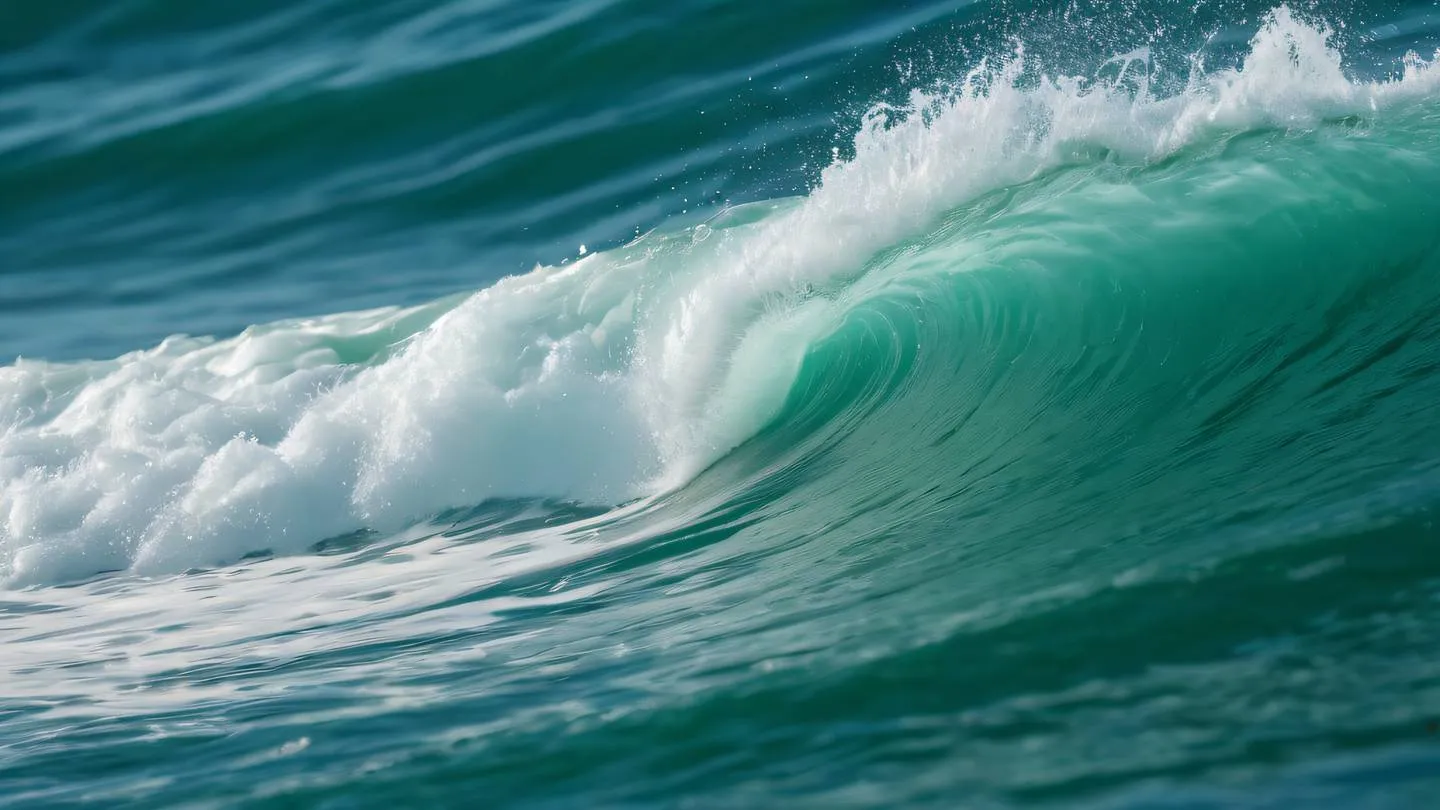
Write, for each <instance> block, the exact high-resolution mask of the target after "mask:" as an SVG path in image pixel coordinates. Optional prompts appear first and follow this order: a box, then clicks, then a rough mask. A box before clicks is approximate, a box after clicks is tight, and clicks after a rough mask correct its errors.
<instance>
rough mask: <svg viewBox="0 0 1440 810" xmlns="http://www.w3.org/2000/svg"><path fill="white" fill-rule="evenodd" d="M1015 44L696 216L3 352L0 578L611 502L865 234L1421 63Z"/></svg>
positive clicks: (716, 426)
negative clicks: (519, 266) (498, 506)
mask: <svg viewBox="0 0 1440 810" xmlns="http://www.w3.org/2000/svg"><path fill="white" fill-rule="evenodd" d="M1023 62H1024V60H1023V58H1022V57H1020V56H1019V55H1017V56H1016V57H1015V58H1012V59H1009V60H1006V61H1005V62H1004V63H1003V64H1000V65H998V66H993V67H992V66H981V67H980V68H977V69H976V70H975V71H974V72H972V73H971V74H970V75H969V76H968V77H966V79H965V81H964V82H962V83H961V86H960V88H959V89H958V90H957V91H955V92H953V93H949V94H945V95H943V96H940V95H927V94H924V93H915V94H914V95H913V97H912V99H911V104H910V110H909V113H910V114H908V115H903V116H901V117H899V118H898V120H896V119H893V118H892V117H888V116H885V115H882V114H881V113H882V112H883V111H881V110H877V111H876V112H875V113H874V114H872V115H871V116H869V117H867V120H866V122H865V125H864V126H863V127H862V129H861V131H860V132H859V134H858V135H857V136H856V138H855V143H854V152H855V154H854V157H853V158H851V159H849V160H837V161H836V162H835V163H834V164H833V165H831V166H830V167H828V168H827V169H826V170H825V171H824V172H823V174H822V176H821V179H820V182H819V184H818V185H817V187H816V188H815V189H814V191H813V192H811V193H810V194H809V195H807V196H806V197H804V198H803V199H800V200H797V201H791V202H789V203H787V204H783V205H777V206H776V207H777V211H776V212H775V213H773V214H771V215H769V216H766V217H764V218H761V219H759V220H758V221H752V222H749V223H748V224H742V225H737V226H735V227H730V228H722V227H718V226H717V228H716V229H715V230H716V232H715V233H714V234H712V235H710V237H709V238H707V239H700V238H698V237H699V236H700V234H699V233H697V234H694V235H693V237H692V235H689V234H670V235H664V236H650V237H646V238H644V239H642V240H639V241H637V242H636V243H634V244H632V245H629V246H627V247H625V248H622V249H617V250H615V251H611V252H607V253H602V254H591V255H588V256H586V257H584V258H583V259H582V260H580V261H577V262H575V263H573V264H569V265H567V266H564V267H559V268H553V267H551V268H537V269H536V270H535V271H533V272H532V273H529V274H527V275H524V276H520V277H514V278H508V279H505V280H503V281H501V282H499V283H497V284H496V285H494V286H492V287H489V288H487V289H484V290H481V291H479V292H477V293H475V294H474V295H472V296H470V297H468V298H467V299H465V300H464V301H461V302H456V301H442V302H436V303H434V304H431V305H427V306H425V307H419V308H415V309H409V310H383V311H378V312H367V313H349V314H344V315H337V316H331V317H327V318H319V319H310V320H304V321H290V322H284V323H277V324H271V325H268V326H263V327H255V328H252V329H251V330H248V331H247V332H246V333H245V334H242V335H240V336H238V337H236V338H232V339H228V340H223V341H208V340H194V339H188V338H175V339H171V340H168V341H166V342H165V343H163V344H162V345H160V346H159V347H157V348H155V349H152V350H148V351H141V352H136V353H133V354H129V355H126V356H124V357H121V358H118V359H116V360H110V361H102V362H86V363H73V364H49V363H44V362H35V361H23V362H18V363H16V364H15V365H12V366H9V367H6V368H3V369H0V577H3V579H4V581H6V582H8V583H9V584H10V585H12V586H13V585H21V584H26V583H43V582H54V581H59V580H65V579H71V578H75V577H82V576H86V575H89V574H92V573H95V572H97V571H103V570H121V569H128V570H133V571H136V572H138V573H158V572H166V571H176V570H183V569H185V568H187V567H192V566H199V565H211V564H216V563H222V562H225V561H229V560H234V559H236V558H237V557H239V556H240V555H243V554H245V553H247V552H251V551H256V550H261V549H268V550H270V551H273V552H275V553H295V552H300V551H303V550H304V549H306V548H308V547H310V546H311V545H312V544H314V543H316V542H317V541H320V540H323V539H325V538H328V537H332V536H336V535H340V534H344V533H347V532H351V531H355V530H357V529H361V528H370V529H374V530H377V531H382V532H384V531H389V530H393V529H397V528H399V527H401V526H403V525H405V524H406V523H407V522H410V521H413V520H416V519H423V518H425V517H427V516H431V515H434V514H436V513H437V512H439V511H441V510H444V509H445V508H447V507H454V506H464V505H470V504H474V503H478V502H480V501H483V500H485V499H487V498H490V497H496V496H554V497H567V498H575V499H580V500H586V501H593V502H607V503H615V502H619V501H622V500H626V499H629V498H634V497H639V496H644V495H647V494H650V493H653V492H655V491H656V490H657V489H663V488H666V487H673V486H677V485H680V484H682V483H683V482H684V481H686V480H687V479H688V478H690V477H691V476H693V475H694V474H695V473H696V472H698V471H699V470H700V469H702V468H703V467H705V466H706V465H707V464H709V463H710V462H712V461H713V460H715V459H716V458H717V457H719V456H720V455H722V454H724V453H725V452H727V451H728V450H729V449H731V448H733V447H734V446H735V445H736V444H738V443H739V442H742V441H744V440H745V439H746V438H747V437H748V436H750V435H753V433H754V432H755V431H756V430H758V429H759V428H761V427H763V425H764V424H765V423H766V422H767V421H768V420H769V419H771V418H772V417H773V415H774V414H775V413H776V411H777V410H778V409H779V407H780V406H781V405H782V404H783V401H784V399H785V397H786V395H787V393H788V391H789V387H790V385H791V383H792V381H793V379H794V375H795V373H796V371H797V369H798V368H799V365H800V362H801V360H802V359H803V356H804V352H805V350H806V347H807V346H808V345H810V344H811V343H812V342H813V341H814V340H815V339H817V338H819V337H821V336H823V335H824V334H825V333H826V332H827V331H828V330H830V329H832V328H833V327H834V325H835V323H836V322H837V319H838V318H839V317H840V315H841V314H843V312H844V311H845V310H846V308H847V307H848V306H852V305H853V303H854V299H855V298H856V297H858V296H860V295H862V293H860V292H857V288H856V287H854V286H851V282H852V281H853V280H854V279H855V278H857V277H858V276H859V275H860V274H861V273H862V272H863V271H864V268H865V266H866V262H867V260H868V259H870V258H871V257H872V256H874V255H875V254H876V253H877V252H878V251H881V250H883V249H885V248H887V247H889V246H891V245H894V244H896V243H897V242H901V241H903V240H905V239H906V238H907V237H909V236H912V235H915V234H917V233H923V232H924V231H925V229H926V227H927V225H928V224H929V223H931V222H932V221H934V220H935V219H936V217H938V216H939V215H941V214H943V213H944V212H945V211H947V210H949V209H952V208H953V207H955V206H957V205H960V204H963V203H964V202H966V201H967V200H970V199H973V198H975V197H976V196H977V195H980V194H984V193H986V192H988V191H991V190H994V189H997V188H1001V187H1004V186H1008V185H1012V184H1015V183H1019V182H1023V181H1025V180H1027V179H1029V178H1032V177H1034V176H1035V175H1036V174H1038V173H1041V172H1044V171H1045V170H1046V169H1048V168H1052V167H1054V166H1055V165H1057V164H1059V163H1060V162H1061V161H1063V160H1065V159H1066V157H1067V155H1069V154H1070V150H1069V149H1068V145H1072V144H1074V143H1076V142H1083V143H1086V144H1092V145H1097V146H1101V147H1104V148H1106V149H1108V150H1110V151H1111V152H1113V153H1115V154H1118V155H1120V156H1121V157H1122V158H1124V159H1128V160H1133V161H1141V162H1143V161H1146V160H1152V159H1155V158H1157V157H1162V156H1165V155H1167V154H1170V153H1172V152H1174V151H1175V150H1177V149H1179V148H1181V147H1183V146H1185V145H1186V144H1189V143H1192V142H1194V141H1195V140H1196V139H1197V138H1201V137H1203V136H1204V133H1206V132H1207V131H1216V130H1227V129H1229V130H1233V129H1243V128H1247V127H1256V126H1282V127H1307V126H1311V125H1314V124H1315V123H1316V122H1317V121H1319V120H1320V119H1322V118H1324V117H1327V116H1334V115H1341V114H1367V113H1369V112H1370V111H1373V110H1378V109H1380V108H1382V107H1383V105H1385V104H1387V103H1389V102H1390V101H1391V100H1392V99H1394V98H1396V97H1400V96H1422V95H1429V94H1433V93H1434V91H1435V90H1436V87H1437V83H1440V82H1437V73H1436V71H1434V70H1432V69H1431V68H1430V67H1429V65H1428V64H1427V63H1425V62H1423V61H1421V60H1419V59H1411V60H1408V61H1407V65H1406V71H1405V74H1404V76H1403V77H1402V78H1400V79H1397V80H1395V81H1392V82H1383V83H1369V82H1353V81H1351V80H1349V79H1348V78H1347V77H1346V76H1345V74H1344V72H1343V70H1342V68H1341V62H1340V58H1339V56H1338V54H1336V53H1335V52H1334V51H1333V50H1332V49H1331V48H1330V47H1329V45H1328V44H1327V34H1326V32H1325V31H1324V30H1323V29H1321V28H1317V27H1314V26H1311V25H1308V24H1306V23H1304V22H1302V21H1300V20H1299V19H1297V18H1296V17H1295V16H1294V15H1293V14H1291V13H1290V12H1289V11H1288V10H1286V9H1283V8H1282V9H1280V10H1278V11H1276V12H1275V13H1273V14H1272V15H1271V17H1270V18H1269V20H1268V21H1267V23H1266V24H1265V25H1264V26H1263V27H1262V29H1261V30H1260V32H1259V33H1258V34H1257V35H1256V36H1255V38H1254V40H1253V41H1252V43H1251V48H1250V51H1249V54H1248V56H1247V57H1246V59H1245V60H1244V63H1243V65H1242V66H1241V67H1240V68H1238V69H1234V70H1226V71H1221V72H1217V73H1212V74H1199V73H1197V74H1196V75H1195V76H1194V77H1193V78H1192V80H1191V82H1190V85H1189V87H1188V88H1187V89H1186V90H1185V91H1184V92H1182V93H1180V94H1178V95H1174V96H1170V97H1165V98H1154V97H1151V96H1150V95H1149V94H1148V92H1147V91H1145V90H1144V89H1143V87H1142V89H1141V90H1140V91H1139V92H1136V91H1134V90H1126V89H1122V88H1120V87H1118V86H1115V85H1105V84H1099V83H1092V82H1086V81H1083V80H1080V79H1073V78H1052V79H1046V80H1042V81H1039V82H1038V83H1037V82H1023V83H1022V82H1021V81H1019V77H1020V76H1021V72H1022V68H1023ZM717 225H718V224H717ZM706 233H708V231H706ZM814 290H823V291H827V292H828V293H830V294H829V295H825V296H812V295H809V294H808V293H809V292H811V291H814Z"/></svg>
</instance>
